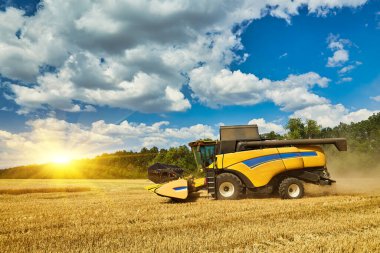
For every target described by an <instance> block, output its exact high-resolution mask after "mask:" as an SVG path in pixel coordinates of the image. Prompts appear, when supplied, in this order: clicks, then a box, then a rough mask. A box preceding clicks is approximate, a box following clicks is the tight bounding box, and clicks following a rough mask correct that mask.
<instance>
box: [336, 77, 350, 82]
mask: <svg viewBox="0 0 380 253" xmlns="http://www.w3.org/2000/svg"><path fill="white" fill-rule="evenodd" d="M348 82H352V77H343V78H342V79H340V80H339V81H338V83H348Z"/></svg>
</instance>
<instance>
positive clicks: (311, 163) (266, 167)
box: [209, 146, 326, 187]
mask: <svg viewBox="0 0 380 253" xmlns="http://www.w3.org/2000/svg"><path fill="white" fill-rule="evenodd" d="M325 165H326V158H325V155H324V153H323V150H322V148H320V147H318V146H307V147H302V148H301V147H281V148H266V149H256V150H250V151H242V152H236V153H230V154H224V155H217V168H218V169H228V170H235V171H237V172H240V173H242V174H243V175H244V176H246V177H247V178H248V179H249V180H250V181H251V182H252V184H253V185H254V186H255V187H261V186H264V185H266V184H268V183H269V181H270V180H271V179H272V178H273V177H274V176H276V175H278V174H279V173H282V172H284V171H287V170H299V169H304V168H312V167H325ZM209 168H213V165H210V167H209Z"/></svg>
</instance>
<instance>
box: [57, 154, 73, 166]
mask: <svg viewBox="0 0 380 253" xmlns="http://www.w3.org/2000/svg"><path fill="white" fill-rule="evenodd" d="M70 161H71V158H70V157H69V156H66V155H57V156H55V157H53V159H52V162H53V163H59V164H67V163H69V162H70Z"/></svg>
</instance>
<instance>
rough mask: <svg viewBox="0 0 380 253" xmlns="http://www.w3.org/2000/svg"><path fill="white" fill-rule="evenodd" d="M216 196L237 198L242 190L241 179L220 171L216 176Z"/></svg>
mask: <svg viewBox="0 0 380 253" xmlns="http://www.w3.org/2000/svg"><path fill="white" fill-rule="evenodd" d="M216 182H217V189H216V190H217V198H218V199H238V198H239V197H240V196H241V194H242V192H243V188H244V187H243V184H242V182H241V180H240V179H239V178H238V177H237V176H235V175H233V174H230V173H222V174H220V175H218V176H217V178H216Z"/></svg>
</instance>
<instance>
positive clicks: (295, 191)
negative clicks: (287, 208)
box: [278, 177, 305, 199]
mask: <svg viewBox="0 0 380 253" xmlns="http://www.w3.org/2000/svg"><path fill="white" fill-rule="evenodd" d="M304 192H305V189H304V187H303V183H302V181H301V180H299V179H297V178H294V177H288V178H285V179H284V180H282V181H281V183H280V185H279V188H278V193H279V194H280V197H281V198H282V199H300V198H302V197H303V195H304Z"/></svg>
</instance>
